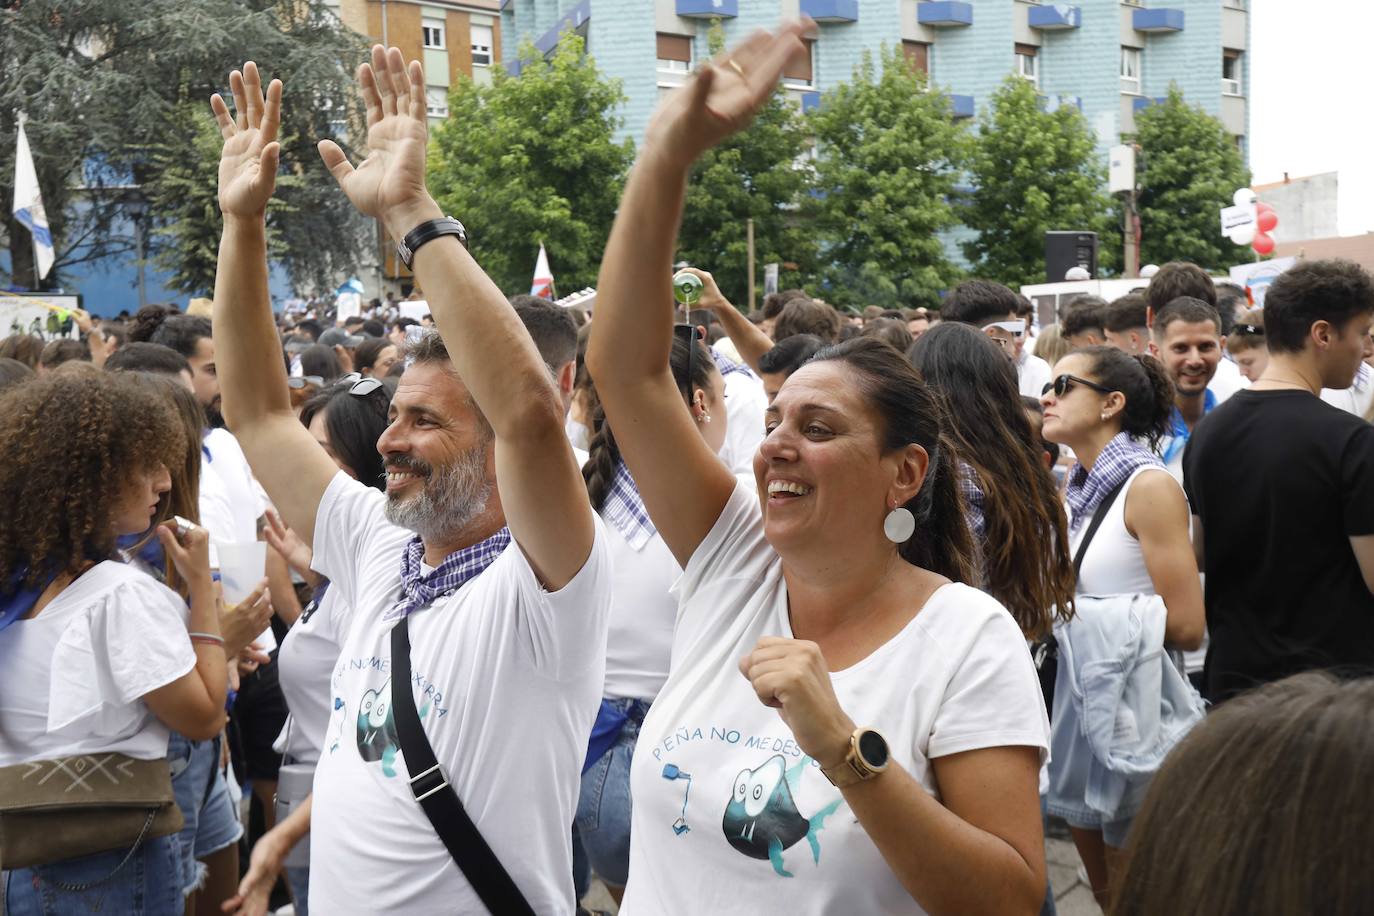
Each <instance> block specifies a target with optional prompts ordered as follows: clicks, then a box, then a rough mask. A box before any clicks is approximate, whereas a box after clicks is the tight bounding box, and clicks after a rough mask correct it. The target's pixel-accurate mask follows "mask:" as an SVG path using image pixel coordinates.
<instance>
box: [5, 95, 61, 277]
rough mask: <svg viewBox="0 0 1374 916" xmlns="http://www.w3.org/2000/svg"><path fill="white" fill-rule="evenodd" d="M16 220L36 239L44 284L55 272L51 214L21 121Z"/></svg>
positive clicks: (15, 158)
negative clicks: (45, 209) (53, 271)
mask: <svg viewBox="0 0 1374 916" xmlns="http://www.w3.org/2000/svg"><path fill="white" fill-rule="evenodd" d="M14 218H15V219H17V220H18V221H19V222H21V223H23V224H24V227H25V228H26V229H28V230H29V232H30V233H31V234H32V235H33V250H34V256H35V257H36V258H37V262H38V279H40V280H41V279H43V278H44V277H46V276H47V275H48V271H50V270H52V262H53V257H54V252H53V247H52V231H51V230H50V229H49V228H48V214H47V213H45V212H44V210H43V195H42V194H40V193H39V191H38V172H37V171H36V170H35V169H34V167H33V154H32V153H30V152H29V138H28V137H26V136H25V135H24V119H23V118H22V117H21V118H20V119H19V145H18V148H17V149H16V151H15V154H14Z"/></svg>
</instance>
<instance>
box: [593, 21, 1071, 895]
mask: <svg viewBox="0 0 1374 916" xmlns="http://www.w3.org/2000/svg"><path fill="white" fill-rule="evenodd" d="M803 31H804V27H803V26H802V25H800V24H793V25H787V26H784V27H783V28H781V29H780V30H779V31H778V32H776V33H772V34H769V33H767V32H758V33H755V34H754V35H753V36H751V37H750V38H749V39H747V40H746V41H745V42H744V43H743V44H741V45H739V46H737V47H736V48H734V49H732V50H731V51H729V52H727V53H724V54H722V55H720V56H719V57H718V58H717V59H715V60H714V61H711V62H709V63H706V64H704V65H703V66H702V67H701V68H700V69H699V70H698V71H697V73H696V75H695V76H694V77H693V78H692V80H691V81H689V82H688V83H687V84H686V85H685V86H683V87H682V88H680V89H678V90H676V91H674V92H673V93H672V94H671V95H669V96H667V97H666V98H665V99H664V101H663V103H662V104H661V105H660V107H659V110H658V112H657V113H656V114H655V116H654V120H653V122H652V124H651V126H650V128H649V132H648V135H647V138H646V141H645V144H644V146H643V147H642V149H641V151H640V156H639V160H638V162H637V163H636V165H635V167H634V171H633V172H632V174H631V177H630V180H629V183H628V185H627V187H626V190H625V194H624V197H623V199H622V201H621V206H620V208H619V211H618V213H617V216H616V222H615V226H614V228H613V230H612V232H611V238H610V241H609V244H608V246H607V249H606V256H605V259H604V260H603V262H602V268H601V275H600V282H599V283H598V297H597V319H596V321H595V323H594V324H593V331H592V336H591V343H590V345H589V347H588V350H587V367H588V369H589V370H590V372H591V376H592V378H593V379H594V380H595V381H596V385H597V390H598V392H599V393H600V395H601V400H602V404H603V406H604V408H605V411H606V416H607V418H608V420H609V421H610V423H611V425H612V426H613V427H614V428H615V431H616V438H617V441H618V442H619V444H620V450H621V454H622V456H623V457H624V459H625V462H626V465H627V466H628V468H629V471H630V473H631V474H633V475H634V479H635V482H636V483H637V484H638V485H639V490H640V494H641V496H642V497H643V500H644V503H645V505H646V507H647V509H648V513H649V516H650V518H651V519H652V521H653V523H654V525H655V527H656V528H657V530H658V531H659V532H660V533H661V535H662V536H663V540H664V542H665V543H666V544H667V545H668V549H669V550H670V551H671V552H672V553H673V555H674V557H675V558H676V559H677V561H678V562H679V563H680V564H681V565H682V566H683V568H684V573H683V576H682V578H681V579H680V580H679V582H678V585H677V589H678V601H679V604H678V611H677V622H676V627H675V630H674V633H673V645H672V668H671V670H670V671H669V674H668V679H667V681H666V682H665V684H664V685H663V688H662V690H661V691H660V692H659V695H658V697H657V698H656V699H655V701H654V704H653V706H652V707H651V708H650V709H649V713H648V715H647V716H646V717H645V719H644V722H643V724H642V726H641V728H640V731H639V740H638V744H637V746H636V748H635V754H634V760H633V762H632V764H631V770H630V787H631V795H632V797H633V802H634V804H633V811H632V814H631V832H630V848H631V853H630V874H629V883H628V885H627V886H626V889H625V898H624V901H623V905H622V907H621V912H622V913H624V914H626V916H641V914H655V916H658V914H674V913H702V912H711V913H756V912H759V910H760V909H761V908H763V909H767V910H768V911H770V912H787V913H789V914H792V916H803V914H812V913H815V914H819V913H837V912H844V913H865V914H879V913H902V914H908V913H923V912H943V913H956V912H957V913H975V912H977V913H1024V914H1031V913H1035V912H1038V911H1039V909H1040V906H1041V903H1042V901H1043V899H1044V893H1045V860H1044V841H1043V837H1042V833H1041V826H1040V806H1039V801H1038V795H1037V777H1038V774H1039V770H1040V762H1041V760H1042V759H1043V756H1044V753H1045V750H1046V748H1047V744H1048V733H1049V728H1048V723H1047V722H1046V717H1045V710H1044V703H1043V701H1042V700H1041V697H1040V690H1039V686H1038V684H1037V682H1036V677H1035V670H1034V667H1033V665H1032V663H1031V658H1030V655H1029V653H1028V652H1027V651H1026V644H1025V641H1024V639H1023V637H1022V635H1021V630H1020V628H1019V627H1018V626H1017V625H1016V622H1015V620H1013V619H1012V617H1011V615H1010V614H1008V613H1007V611H1006V609H1004V608H1003V607H1002V606H1001V605H999V604H998V603H997V602H996V601H995V600H994V599H993V598H991V597H989V596H988V595H986V594H984V593H982V592H980V591H977V590H976V589H974V588H972V587H970V586H969V585H967V584H963V583H969V582H973V581H976V579H975V575H976V572H975V560H974V557H975V550H974V545H973V539H972V536H971V534H970V532H969V528H968V525H967V523H966V522H965V520H964V514H963V503H962V500H961V498H960V495H959V489H958V483H957V479H956V468H957V465H958V457H957V455H955V454H954V453H953V446H952V444H951V443H950V440H949V439H948V437H947V436H946V435H945V430H944V429H943V425H942V424H943V420H942V413H941V411H940V408H939V406H938V404H937V402H936V400H935V397H934V395H933V394H932V393H931V391H930V390H929V389H928V388H927V387H926V386H925V385H924V384H923V383H922V382H921V380H920V378H919V377H918V376H917V374H916V372H915V370H914V369H912V368H911V366H910V365H909V364H908V363H907V362H906V360H905V359H904V358H903V356H902V355H901V354H900V353H898V352H897V351H896V350H894V349H893V348H892V347H890V346H888V345H887V344H885V343H883V342H881V341H877V340H871V339H867V338H859V339H856V340H851V341H848V342H845V343H843V344H839V345H836V346H834V347H829V348H826V349H823V350H821V351H820V352H819V353H817V354H816V355H815V356H814V357H813V358H812V359H811V360H810V361H809V362H808V363H806V364H805V365H804V366H802V367H801V368H799V369H798V370H797V371H796V372H795V373H793V374H792V375H791V376H789V377H788V379H787V380H786V381H785V382H784V383H783V384H782V387H781V388H780V390H779V391H778V394H777V397H776V398H775V399H774V401H773V403H772V404H771V405H770V406H769V408H768V411H767V414H766V425H765V430H766V433H765V438H764V440H763V443H762V444H761V445H760V447H759V451H758V452H757V453H756V454H755V456H754V479H753V480H752V481H737V480H736V479H735V477H734V476H733V475H732V474H731V473H730V471H729V470H728V469H727V468H726V467H725V465H724V464H722V463H721V462H720V460H719V459H718V458H717V457H716V456H715V455H714V454H713V453H712V451H711V449H710V447H709V445H708V444H707V443H706V442H705V441H704V440H703V438H702V436H701V435H700V433H699V432H698V431H697V428H696V423H695V422H694V420H693V416H692V413H691V412H690V411H688V410H686V409H684V404H683V397H682V393H681V392H680V390H679V388H678V385H677V383H676V382H675V381H674V379H673V376H672V373H671V372H670V371H669V368H668V362H669V352H670V348H671V345H672V336H673V331H672V325H673V318H672V305H671V303H672V295H671V288H670V283H669V277H670V276H671V269H670V264H671V261H672V256H673V249H674V236H675V234H676V230H677V227H678V224H679V222H680V219H681V215H682V206H683V197H684V194H685V188H686V184H687V176H688V174H689V172H690V170H691V168H692V164H693V162H694V161H695V160H696V159H697V158H698V157H699V156H701V155H702V154H703V153H705V152H706V151H707V150H708V149H710V148H711V147H713V146H715V145H716V144H718V143H720V142H721V141H723V140H725V139H726V138H727V137H729V136H730V135H731V134H733V133H735V132H737V131H739V130H741V129H742V128H744V127H745V126H746V125H747V124H748V123H749V121H750V120H751V119H752V118H753V116H754V114H755V113H756V112H757V111H758V110H759V108H760V107H762V106H763V105H764V104H766V103H767V101H768V99H769V98H771V97H772V95H773V93H774V91H775V90H776V89H777V85H778V81H779V79H780V77H781V75H782V71H783V69H784V67H785V66H786V65H787V64H788V62H789V60H795V59H796V58H798V57H800V56H801V55H803V54H804V53H805V47H804V45H803V43H802V41H801V34H802V32H803Z"/></svg>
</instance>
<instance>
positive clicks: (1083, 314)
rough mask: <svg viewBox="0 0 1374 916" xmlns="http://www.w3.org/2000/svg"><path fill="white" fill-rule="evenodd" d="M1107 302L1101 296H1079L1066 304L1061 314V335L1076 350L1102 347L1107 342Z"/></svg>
mask: <svg viewBox="0 0 1374 916" xmlns="http://www.w3.org/2000/svg"><path fill="white" fill-rule="evenodd" d="M1106 310H1107V303H1106V302H1105V301H1104V300H1103V299H1102V298H1101V297H1099V296H1090V295H1083V296H1077V297H1075V298H1073V299H1071V300H1069V302H1068V303H1067V304H1065V305H1064V307H1063V309H1062V310H1061V313H1060V316H1059V336H1060V337H1061V338H1062V339H1063V340H1066V341H1068V343H1069V346H1071V347H1073V348H1074V349H1075V350H1081V349H1083V348H1084V347H1100V346H1102V345H1103V344H1104V343H1106V342H1107V330H1106Z"/></svg>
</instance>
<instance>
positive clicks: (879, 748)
mask: <svg viewBox="0 0 1374 916" xmlns="http://www.w3.org/2000/svg"><path fill="white" fill-rule="evenodd" d="M859 756H861V757H863V759H864V762H865V763H866V764H868V766H869V767H871V768H873V769H879V768H881V767H885V766H887V739H886V738H884V737H883V736H882V735H880V734H878V733H877V732H875V731H873V730H872V729H869V730H868V731H866V732H864V733H863V734H861V735H859Z"/></svg>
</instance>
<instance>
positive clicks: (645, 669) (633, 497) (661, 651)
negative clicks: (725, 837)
mask: <svg viewBox="0 0 1374 916" xmlns="http://www.w3.org/2000/svg"><path fill="white" fill-rule="evenodd" d="M691 347H692V349H693V350H695V352H692V351H690V350H689V349H688V343H687V339H686V337H685V336H682V335H679V336H676V337H674V339H673V350H672V355H671V357H670V365H671V367H672V370H673V381H674V383H675V384H676V385H677V389H678V391H679V392H680V394H681V398H682V400H683V401H684V402H685V403H686V404H687V406H688V409H689V410H690V411H691V415H692V419H693V421H694V422H695V424H696V427H697V430H698V431H699V432H700V434H701V439H702V441H703V442H705V443H706V445H707V447H708V448H710V449H711V451H712V452H719V451H720V448H721V446H722V445H723V444H724V442H725V431H726V419H725V402H724V399H723V398H722V393H723V391H724V381H723V380H722V378H721V375H720V372H719V371H717V369H716V365H715V363H714V362H713V361H712V360H711V354H710V351H709V350H707V348H706V347H705V346H704V345H703V344H702V343H701V342H699V341H693V342H692V344H691ZM586 393H587V403H588V406H589V407H590V408H591V419H592V423H591V449H590V457H589V458H588V460H587V463H586V464H585V465H584V466H583V468H582V476H583V478H584V479H585V480H586V482H587V495H588V497H590V499H591V503H592V508H593V509H595V510H596V511H597V513H598V514H600V516H601V519H602V521H604V522H605V523H606V528H607V533H608V534H609V538H608V540H607V543H608V544H609V545H610V554H611V558H612V567H611V568H612V569H613V570H615V575H614V577H613V580H612V587H611V622H610V630H609V634H608V635H607V638H606V685H605V688H604V693H603V698H602V700H601V710H600V712H599V713H598V714H597V718H596V725H595V727H594V728H593V729H592V739H591V744H590V746H589V747H588V749H587V760H586V763H585V764H584V765H583V768H582V769H583V772H582V794H581V797H580V798H579V800H578V805H577V821H576V827H577V836H578V838H579V841H580V842H581V844H582V851H583V852H584V853H585V854H586V858H587V862H588V864H589V865H590V866H591V870H592V871H594V872H596V874H597V875H598V876H599V877H600V878H601V880H602V881H603V882H604V883H605V884H606V886H607V888H608V889H609V890H610V893H611V895H612V896H613V897H615V898H616V900H619V899H620V897H621V894H622V893H623V892H624V887H625V880H626V877H627V876H628V874H629V868H630V758H631V756H632V755H633V754H634V750H635V744H636V741H637V739H638V736H639V728H640V724H641V723H642V722H643V721H644V716H645V714H646V713H647V712H648V711H649V706H650V704H652V703H653V701H654V698H655V697H657V696H658V692H659V690H661V689H662V687H663V682H664V681H665V680H667V678H668V661H669V657H670V655H671V654H672V648H673V625H674V623H675V621H676V619H677V596H676V595H674V594H673V593H672V587H673V583H674V582H676V581H677V578H678V577H679V576H680V575H682V567H680V566H679V565H678V563H677V560H675V559H673V554H672V552H671V551H669V549H668V546H667V545H666V544H665V543H664V542H663V537H662V536H661V535H660V534H659V533H658V530H657V529H656V528H655V527H654V523H653V521H652V520H651V519H650V518H649V513H648V512H647V511H646V510H645V508H644V501H643V500H642V499H641V498H640V496H639V490H638V488H637V487H636V486H635V481H634V478H633V477H631V476H630V472H629V470H628V469H627V468H626V467H625V462H624V460H623V459H622V458H621V457H620V447H619V446H618V445H617V444H616V441H615V434H614V433H613V432H612V431H611V425H610V424H609V423H607V422H606V414H605V411H604V410H603V409H602V408H601V405H600V401H599V399H598V397H597V394H596V387H595V386H594V385H591V386H588V388H587V389H586ZM575 877H576V879H577V884H578V890H579V891H581V890H582V889H583V883H584V882H586V880H587V879H588V877H589V876H588V875H586V874H585V872H584V873H583V874H578V875H575Z"/></svg>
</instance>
